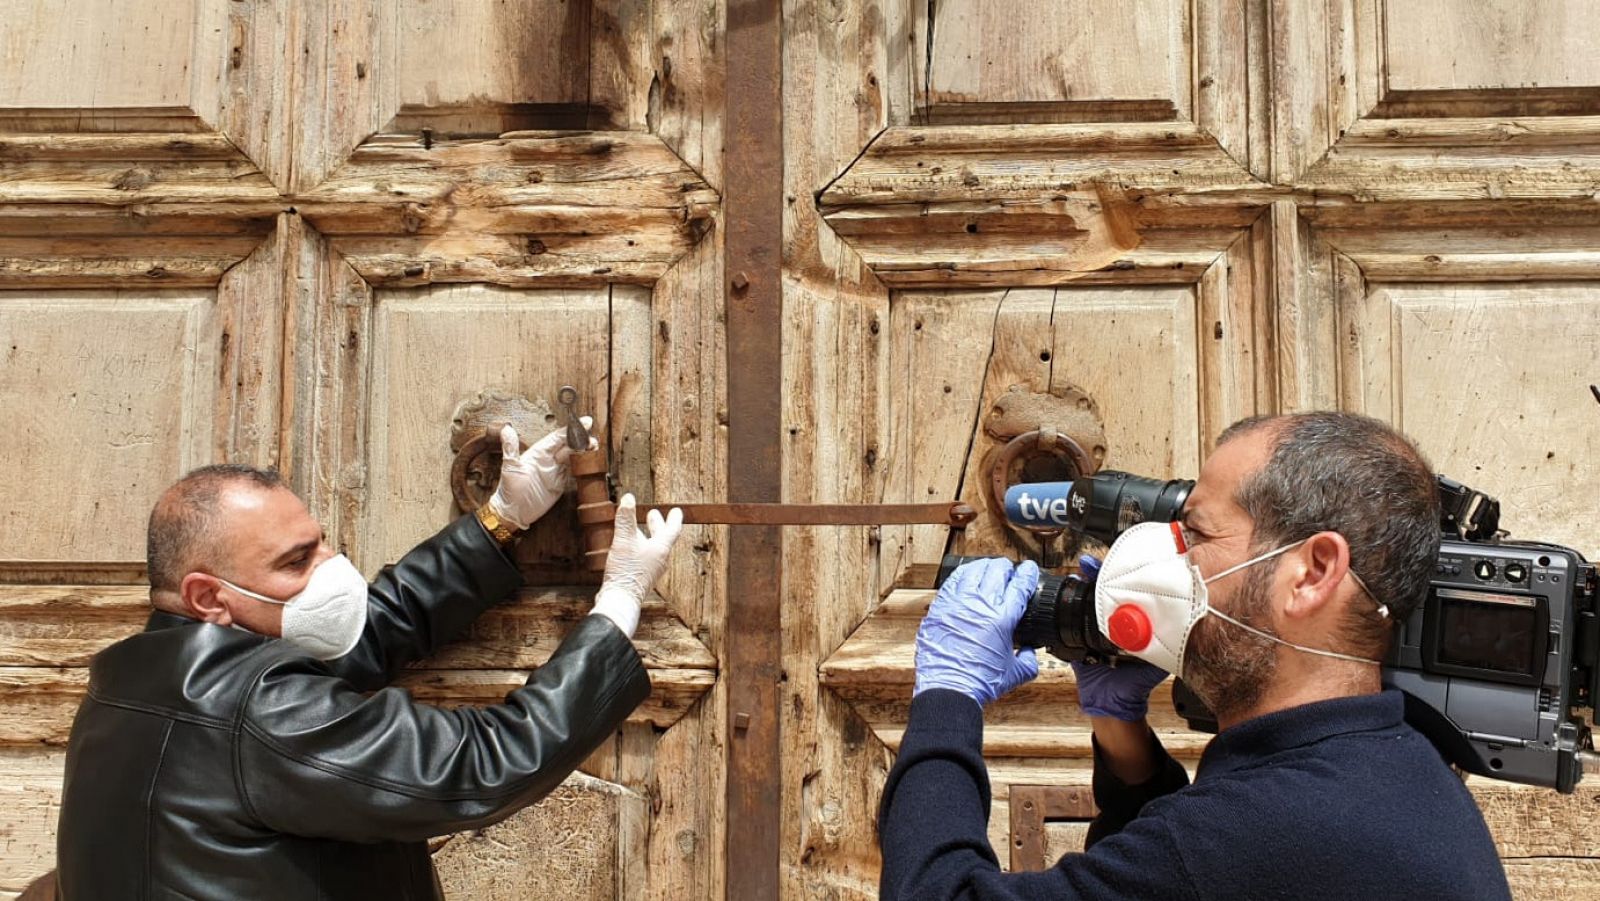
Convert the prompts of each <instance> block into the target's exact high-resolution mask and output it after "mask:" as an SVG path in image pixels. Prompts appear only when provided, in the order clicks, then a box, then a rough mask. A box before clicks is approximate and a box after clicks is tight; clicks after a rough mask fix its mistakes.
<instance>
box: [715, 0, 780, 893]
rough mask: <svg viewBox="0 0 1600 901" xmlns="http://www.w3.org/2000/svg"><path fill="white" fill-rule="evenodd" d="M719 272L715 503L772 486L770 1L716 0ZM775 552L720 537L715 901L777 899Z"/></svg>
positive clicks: (754, 530) (766, 493)
mask: <svg viewBox="0 0 1600 901" xmlns="http://www.w3.org/2000/svg"><path fill="white" fill-rule="evenodd" d="M727 10H728V38H727V44H726V47H727V61H728V65H727V87H728V89H727V91H726V93H725V96H726V97H727V103H728V106H727V118H726V127H725V129H724V134H725V135H726V136H727V137H726V143H725V144H724V148H725V150H724V157H723V161H724V165H723V171H724V173H725V178H724V179H723V192H722V203H723V223H724V227H725V229H726V231H725V232H724V240H725V242H726V244H725V256H724V258H723V260H724V264H725V265H724V277H725V279H726V281H725V290H726V298H727V307H726V309H727V336H728V500H729V501H731V502H733V503H775V502H777V501H779V500H781V498H780V494H781V491H782V485H783V468H782V467H783V457H782V453H783V447H782V443H781V438H780V436H781V433H782V428H783V422H782V416H781V412H780V411H781V410H782V409H783V377H782V360H783V280H782V265H783V263H782V261H783V91H782V85H783V57H782V46H783V45H782V36H781V35H782V32H781V28H782V22H783V17H782V15H781V10H782V4H781V3H780V2H779V0H728V7H727ZM782 590H783V544H782V538H781V532H780V531H779V529H778V527H777V526H772V525H765V526H752V527H749V528H743V529H734V530H733V531H732V533H731V534H730V536H729V539H728V617H727V628H726V632H725V637H724V641H723V643H722V647H723V655H722V681H723V684H724V685H725V686H726V687H727V702H728V709H727V714H728V719H727V729H728V733H727V734H728V744H727V748H728V759H727V845H726V848H725V852H726V853H725V854H724V855H723V860H724V861H725V866H726V867H727V897H728V898H737V899H739V901H777V898H778V861H779V838H780V835H781V829H780V826H781V821H780V813H781V802H782V795H781V794H780V791H779V789H780V782H781V774H782V769H781V766H782V762H781V758H780V756H779V747H780V745H779V736H778V710H779V709H780V703H779V700H780V698H779V687H780V682H779V676H780V674H781V672H782V651H783V645H782V642H781V641H780V630H781V628H782V619H781V617H780V613H779V611H780V609H781V608H780V606H779V605H780V602H781V600H782Z"/></svg>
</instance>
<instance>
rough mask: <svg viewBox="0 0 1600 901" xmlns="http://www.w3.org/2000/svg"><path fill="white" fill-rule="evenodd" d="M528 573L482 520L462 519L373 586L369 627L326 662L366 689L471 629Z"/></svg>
mask: <svg viewBox="0 0 1600 901" xmlns="http://www.w3.org/2000/svg"><path fill="white" fill-rule="evenodd" d="M521 584H522V576H521V574H520V573H518V571H517V567H516V565H515V564H513V563H512V562H511V561H510V560H508V559H507V558H506V555H505V554H503V553H501V551H500V547H499V545H497V544H496V543H495V541H494V539H493V538H491V537H490V536H489V533H488V532H485V531H484V530H483V525H482V524H481V523H479V522H478V520H477V517H474V516H462V517H459V518H458V519H456V521H455V522H452V523H451V524H450V525H448V526H445V527H444V528H443V529H442V530H440V532H439V533H438V534H437V535H435V536H433V537H432V538H429V539H428V540H427V541H424V542H422V543H421V544H419V545H417V546H416V547H415V548H413V549H412V550H411V552H410V553H408V554H406V555H405V556H404V557H402V558H400V562H398V563H396V564H394V565H393V566H386V567H384V569H383V572H381V573H379V574H378V578H377V579H376V580H375V581H374V582H373V583H372V585H371V586H370V587H369V588H368V589H367V627H366V630H365V631H364V632H363V633H362V635H361V640H360V641H359V642H357V643H356V646H355V648H353V649H352V650H351V651H350V653H348V654H345V655H344V656H342V657H339V658H337V659H335V660H332V661H329V662H328V667H329V668H330V669H331V670H333V672H334V674H335V675H338V676H341V677H343V678H345V679H347V680H349V682H350V684H352V685H354V686H355V687H356V688H359V689H361V690H364V691H372V690H374V689H378V688H382V687H383V686H385V685H388V684H389V682H390V681H392V680H393V679H394V677H395V675H396V674H397V673H398V672H399V671H400V668H401V667H403V666H405V665H406V664H407V663H410V662H411V661H413V660H420V659H421V658H423V657H427V656H429V655H430V654H432V653H434V652H435V651H437V650H438V649H439V647H440V646H441V645H443V644H444V643H445V642H447V641H449V640H450V639H452V638H455V637H456V636H458V635H460V634H461V633H462V632H464V631H466V629H467V627H468V626H469V625H471V624H472V621H473V620H475V619H477V618H478V615H479V614H480V613H482V612H483V611H484V610H487V609H488V608H489V607H491V606H493V605H494V604H495V603H497V602H499V601H501V600H504V599H505V598H506V596H508V595H509V594H510V593H511V592H512V591H513V590H514V589H516V588H517V587H518V586H520V585H521Z"/></svg>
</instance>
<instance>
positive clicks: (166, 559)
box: [145, 463, 283, 591]
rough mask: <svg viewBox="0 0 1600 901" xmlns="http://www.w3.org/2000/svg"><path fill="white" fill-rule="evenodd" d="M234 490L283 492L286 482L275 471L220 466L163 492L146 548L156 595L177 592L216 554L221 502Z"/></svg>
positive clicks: (203, 470)
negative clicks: (197, 563) (225, 492)
mask: <svg viewBox="0 0 1600 901" xmlns="http://www.w3.org/2000/svg"><path fill="white" fill-rule="evenodd" d="M235 485H254V486H256V487H259V488H263V489H272V488H281V487H283V477H282V476H280V475H278V472H277V470H274V469H257V468H256V467H254V466H247V465H245V464H243V463H218V464H215V465H212V466H202V467H200V468H199V469H196V470H194V471H192V472H190V473H189V474H188V475H186V476H184V477H183V478H181V479H179V480H178V481H176V482H174V483H173V484H172V486H171V487H170V488H168V489H167V490H166V491H164V492H162V494H161V498H160V499H159V500H157V501H156V505H155V509H153V510H151V511H150V528H149V531H148V533H147V537H146V544H145V564H146V566H147V568H148V569H149V571H150V587H151V588H152V589H156V590H166V591H177V590H178V586H179V583H180V582H182V581H183V577H184V576H186V575H188V574H189V573H190V572H192V571H193V563H194V561H195V560H196V559H197V558H200V557H203V556H205V555H208V554H210V553H212V552H213V551H214V547H215V546H214V544H213V543H212V542H213V541H214V538H215V535H216V528H215V526H216V514H217V500H218V498H220V497H221V496H222V492H223V490H224V489H226V488H230V487H232V486H235Z"/></svg>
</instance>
